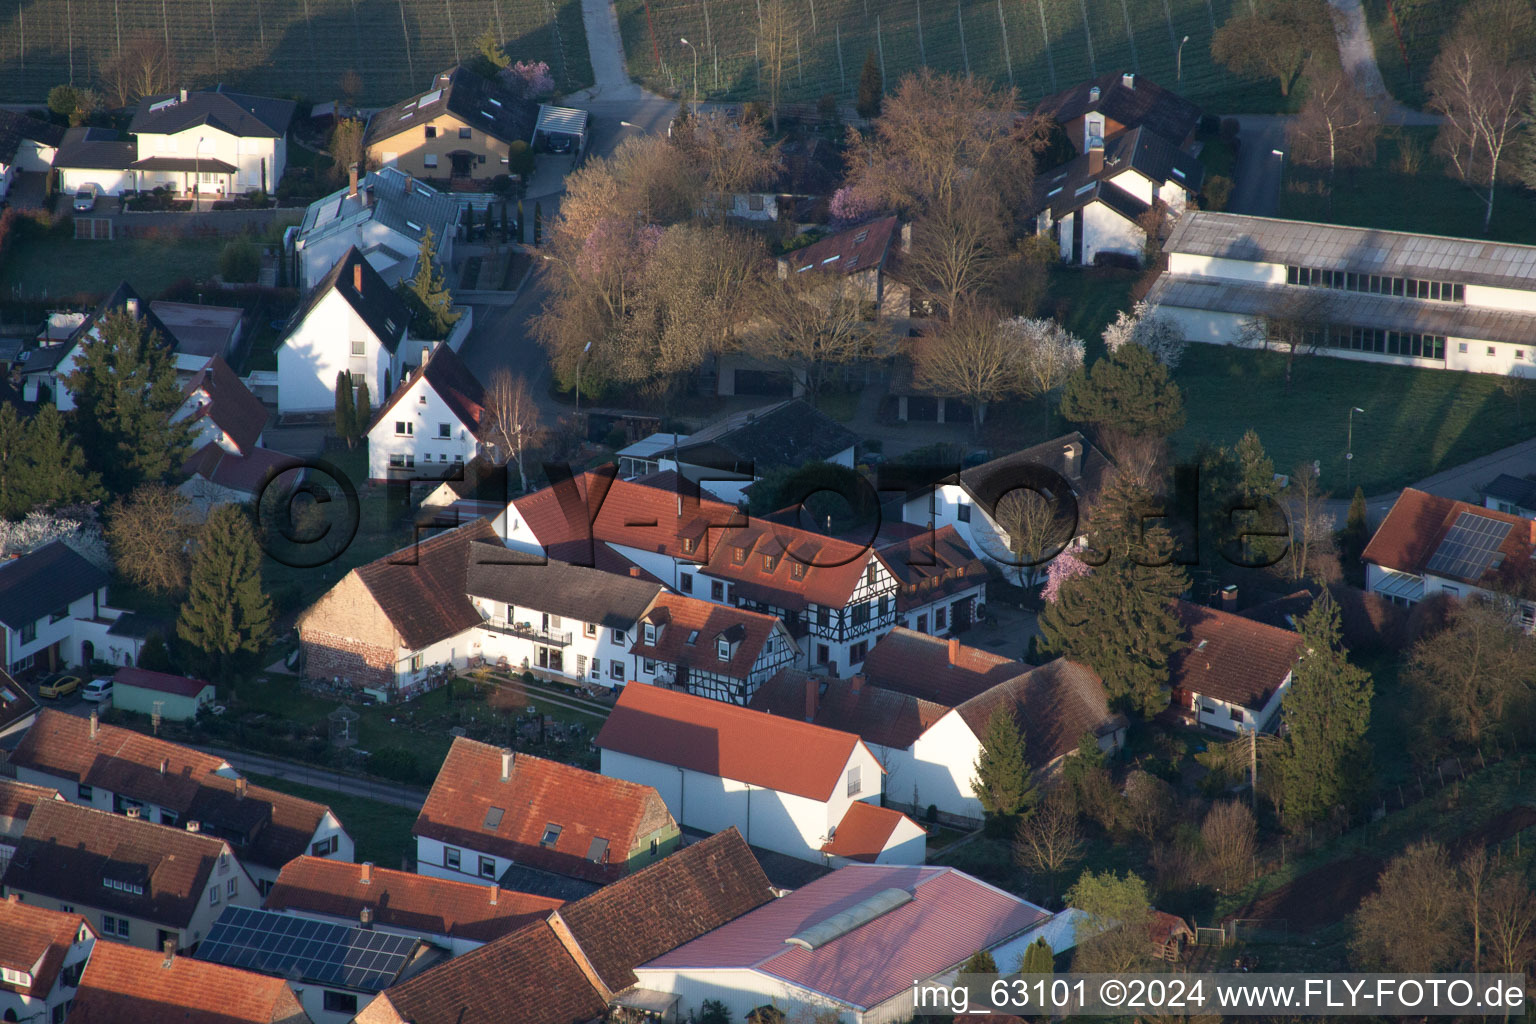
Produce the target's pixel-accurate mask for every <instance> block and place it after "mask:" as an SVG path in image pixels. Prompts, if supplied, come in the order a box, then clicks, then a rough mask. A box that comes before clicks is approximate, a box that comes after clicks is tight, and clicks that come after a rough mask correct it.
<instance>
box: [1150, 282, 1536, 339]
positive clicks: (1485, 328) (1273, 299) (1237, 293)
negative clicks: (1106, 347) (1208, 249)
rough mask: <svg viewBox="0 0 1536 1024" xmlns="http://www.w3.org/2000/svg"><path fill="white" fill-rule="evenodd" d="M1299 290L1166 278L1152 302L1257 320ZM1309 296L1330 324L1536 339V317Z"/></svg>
mask: <svg viewBox="0 0 1536 1024" xmlns="http://www.w3.org/2000/svg"><path fill="white" fill-rule="evenodd" d="M1299 290H1300V289H1298V288H1297V287H1296V286H1293V285H1284V284H1270V285H1264V284H1250V283H1247V282H1241V281H1230V280H1226V279H1223V278H1213V277H1186V276H1180V275H1169V274H1164V275H1163V276H1162V277H1160V278H1159V279H1158V281H1157V284H1155V285H1153V286H1152V291H1151V292H1149V293H1148V294H1147V301H1148V302H1153V303H1157V304H1159V305H1163V306H1179V307H1182V308H1184V309H1203V310H1209V311H1211V312H1217V313H1233V314H1236V315H1239V316H1256V315H1258V314H1261V313H1265V312H1268V311H1270V310H1272V309H1274V308H1275V305H1276V303H1278V302H1282V301H1283V300H1285V299H1287V298H1290V297H1291V296H1293V295H1295V294H1296V292H1297V291H1299ZM1307 293H1308V298H1310V299H1312V300H1313V301H1314V302H1315V305H1314V306H1313V311H1314V313H1315V315H1316V316H1317V317H1319V318H1321V319H1323V320H1325V321H1326V322H1328V323H1331V324H1338V325H1348V326H1355V327H1377V328H1381V329H1382V330H1387V331H1403V332H1406V333H1410V334H1438V335H1442V336H1445V337H1452V338H1468V339H1471V340H1476V341H1501V342H1505V343H1508V344H1515V345H1519V344H1530V343H1532V342H1533V340H1536V313H1517V312H1515V311H1513V310H1507V309H1489V308H1487V307H1482V306H1467V305H1463V304H1461V303H1458V302H1434V301H1432V300H1430V299H1409V298H1402V297H1399V296H1395V295H1371V294H1368V293H1365V292H1345V291H1335V290H1334V289H1331V288H1310V289H1307Z"/></svg>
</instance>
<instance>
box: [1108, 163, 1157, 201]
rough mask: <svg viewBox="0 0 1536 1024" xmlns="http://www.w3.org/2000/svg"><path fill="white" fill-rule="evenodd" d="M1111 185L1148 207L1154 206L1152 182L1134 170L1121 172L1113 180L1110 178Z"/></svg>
mask: <svg viewBox="0 0 1536 1024" xmlns="http://www.w3.org/2000/svg"><path fill="white" fill-rule="evenodd" d="M1109 183H1110V184H1111V185H1114V186H1115V187H1116V188H1118V189H1121V190H1123V191H1125V192H1129V193H1130V194H1131V195H1133V196H1135V197H1136V198H1137V199H1140V200H1141V201H1142V202H1144V203H1146V204H1147V205H1148V206H1151V205H1152V188H1153V186H1152V180H1151V179H1150V178H1148V177H1147V176H1146V175H1145V174H1142V173H1141V172H1140V171H1138V170H1134V169H1129V170H1124V171H1121V172H1120V173H1119V174H1117V175H1115V176H1114V177H1113V178H1110V179H1109Z"/></svg>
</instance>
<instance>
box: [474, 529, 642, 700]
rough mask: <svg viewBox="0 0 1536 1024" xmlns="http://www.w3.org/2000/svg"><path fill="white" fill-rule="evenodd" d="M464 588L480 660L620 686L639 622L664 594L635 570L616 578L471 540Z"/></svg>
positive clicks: (628, 674) (628, 673)
mask: <svg viewBox="0 0 1536 1024" xmlns="http://www.w3.org/2000/svg"><path fill="white" fill-rule="evenodd" d="M465 589H466V591H467V592H468V594H469V598H470V601H471V603H472V604H473V605H474V607H475V609H476V611H477V613H478V614H479V615H480V616H482V617H483V620H484V621H483V622H481V623H480V626H481V629H480V633H479V642H480V650H481V653H482V655H483V656H484V657H485V658H486V659H487V660H490V661H495V662H500V661H502V660H503V659H504V660H505V661H506V663H507V664H508V665H510V666H514V667H517V668H520V669H522V670H528V669H532V670H533V671H535V672H536V673H538V674H540V675H545V676H549V677H553V678H556V679H559V680H562V681H569V682H576V683H586V682H588V681H590V682H593V683H601V684H603V685H605V686H610V687H620V686H623V685H624V684H625V682H626V681H628V680H629V679H631V678H633V676H632V674H631V671H630V659H629V653H630V651H631V649H632V645H633V643H634V642H635V640H636V638H637V633H638V624H639V623H640V621H641V619H643V618H644V617H645V615H646V614H647V613H648V612H649V611H650V610H651V607H652V606H653V605H654V604H655V602H656V600H657V599H658V597H659V596H660V595H661V593H662V591H663V590H664V589H665V588H663V587H662V585H661V584H659V583H657V582H655V580H653V579H647V578H645V576H644V574H642V573H640V572H639V570H638V569H635V574H633V575H623V576H618V575H614V574H611V573H607V572H603V571H601V570H598V569H591V568H587V567H585V566H580V565H570V564H567V563H565V562H560V561H556V560H553V559H546V558H544V557H543V556H542V555H531V554H528V553H527V552H524V551H513V550H510V549H508V548H507V547H506V546H505V545H502V544H500V543H497V542H495V541H476V542H474V543H472V544H471V545H470V550H469V567H468V569H467V571H466V580H465Z"/></svg>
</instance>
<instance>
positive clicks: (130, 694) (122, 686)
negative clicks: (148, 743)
mask: <svg viewBox="0 0 1536 1024" xmlns="http://www.w3.org/2000/svg"><path fill="white" fill-rule="evenodd" d="M213 696H214V692H213V684H212V683H210V682H208V681H207V680H204V679H192V678H189V677H187V676H177V675H172V674H170V673H169V672H152V671H150V670H149V669H144V668H120V669H118V670H117V674H116V675H115V676H113V677H112V706H113V707H115V708H118V709H119V710H122V711H137V712H139V713H140V714H145V715H152V714H154V713H155V712H156V711H157V710H158V711H159V712H160V717H161V718H162V719H164V720H166V721H171V722H185V721H188V720H190V719H193V718H196V717H197V713H198V711H200V710H201V709H203V708H205V707H211V706H212V705H213ZM156 704H158V705H160V706H159V707H158V708H156V707H155V705H156Z"/></svg>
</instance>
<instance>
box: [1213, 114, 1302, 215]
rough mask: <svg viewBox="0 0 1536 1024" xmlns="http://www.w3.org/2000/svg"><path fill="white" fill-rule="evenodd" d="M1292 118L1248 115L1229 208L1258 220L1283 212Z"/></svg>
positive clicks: (1240, 120) (1243, 122)
mask: <svg viewBox="0 0 1536 1024" xmlns="http://www.w3.org/2000/svg"><path fill="white" fill-rule="evenodd" d="M1290 121H1291V119H1290V118H1289V117H1286V116H1283V115H1276V114H1244V115H1242V116H1240V117H1238V119H1237V123H1238V125H1239V128H1240V132H1239V135H1238V139H1239V144H1238V152H1237V176H1236V181H1234V182H1233V188H1232V198H1231V199H1229V200H1228V201H1227V209H1228V210H1230V211H1231V212H1233V213H1244V214H1248V215H1250V216H1255V217H1273V216H1275V214H1276V213H1278V212H1279V209H1280V172H1281V170H1282V168H1283V165H1284V163H1285V158H1284V157H1283V156H1278V155H1276V153H1275V150H1279V151H1280V152H1281V153H1284V152H1285V151H1286V148H1287V147H1286V143H1285V126H1286V125H1287V124H1289V123H1290Z"/></svg>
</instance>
